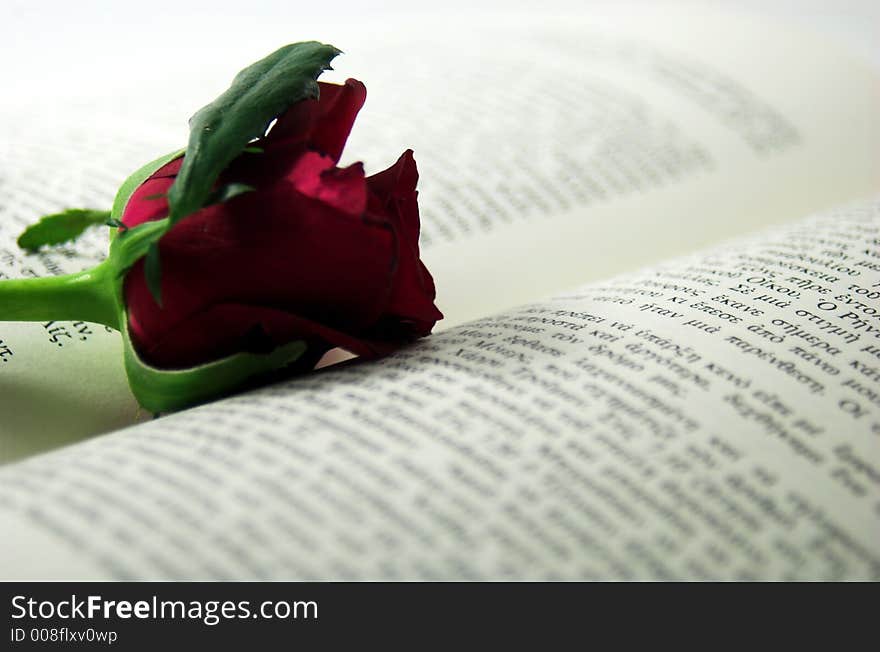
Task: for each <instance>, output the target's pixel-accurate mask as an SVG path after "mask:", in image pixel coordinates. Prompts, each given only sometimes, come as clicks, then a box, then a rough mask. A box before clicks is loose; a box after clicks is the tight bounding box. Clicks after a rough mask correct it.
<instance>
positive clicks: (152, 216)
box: [122, 163, 174, 227]
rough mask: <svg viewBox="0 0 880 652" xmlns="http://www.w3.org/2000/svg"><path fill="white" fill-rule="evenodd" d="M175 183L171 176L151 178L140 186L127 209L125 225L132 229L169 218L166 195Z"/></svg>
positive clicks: (124, 214) (123, 219)
mask: <svg viewBox="0 0 880 652" xmlns="http://www.w3.org/2000/svg"><path fill="white" fill-rule="evenodd" d="M169 165H170V163H169ZM166 167H167V166H166ZM162 169H164V168H162ZM173 183H174V177H171V176H167V177H150V178H149V179H147V180H146V181H145V182H144V183H142V184H141V185H140V186H138V188H137V190H135V191H134V192H133V193H132V195H131V197H130V198H129V200H128V204H127V205H126V207H125V212H124V213H123V216H122V222H123V224H125V225H126V226H129V227H132V226H137V225H138V224H143V223H144V222H151V221H153V220H160V219H162V218H164V217H167V216H168V200H167V199H166V198H165V194H166V193H167V192H168V189H169V188H170V187H171V185H172V184H173Z"/></svg>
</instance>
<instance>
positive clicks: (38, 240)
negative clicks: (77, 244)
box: [18, 208, 110, 251]
mask: <svg viewBox="0 0 880 652" xmlns="http://www.w3.org/2000/svg"><path fill="white" fill-rule="evenodd" d="M109 217H110V211H99V210H94V209H91V208H68V209H67V210H66V211H62V212H61V213H53V214H52V215H46V216H45V217H43V218H41V219H40V221H39V222H37V223H36V224H33V225H31V226H29V227H28V228H27V229H25V231H24V233H22V234H21V235H20V236H19V237H18V246H19V247H21V248H22V249H27V250H28V251H36V250H37V249H39V248H40V247H44V246H46V245H57V244H62V243H64V242H70V241H71V240H75V239H76V238H78V237H79V236H80V235H82V232H83V231H85V230H86V229H87V228H89V227H90V226H92V225H94V224H104V223H106V221H107V219H108V218H109Z"/></svg>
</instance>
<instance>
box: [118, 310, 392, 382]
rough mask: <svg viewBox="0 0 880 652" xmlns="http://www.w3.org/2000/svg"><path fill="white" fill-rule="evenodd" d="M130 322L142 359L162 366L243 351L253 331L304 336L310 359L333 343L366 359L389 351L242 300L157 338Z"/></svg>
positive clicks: (274, 336)
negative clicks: (154, 338)
mask: <svg viewBox="0 0 880 652" xmlns="http://www.w3.org/2000/svg"><path fill="white" fill-rule="evenodd" d="M129 327H130V331H131V335H132V340H133V342H134V343H135V346H136V348H137V350H138V354H139V355H140V356H141V358H142V359H143V360H144V361H145V362H147V363H148V364H151V365H153V366H156V367H159V368H163V369H175V368H180V369H182V368H187V367H192V366H195V365H198V364H202V363H204V362H206V361H209V360H218V359H220V358H224V357H227V356H229V355H232V354H234V353H238V352H241V351H242V350H248V347H247V344H248V342H249V341H252V340H254V339H255V336H254V335H253V334H254V333H255V332H256V333H258V334H259V335H258V336H256V339H262V338H265V339H266V340H267V341H268V342H271V343H272V344H273V345H276V346H277V345H280V344H286V343H289V342H293V341H296V340H304V341H305V342H306V344H307V345H308V347H309V350H310V354H311V355H310V356H309V358H310V359H311V360H312V361H313V362H312V364H314V361H316V360H317V359H318V358H320V356H321V355H323V353H325V352H326V351H329V350H330V349H332V348H335V347H340V348H343V349H346V350H347V351H351V352H352V353H355V354H357V355H360V356H362V357H367V358H375V357H378V356H379V355H383V354H384V353H386V352H387V351H388V349H387V347H385V346H382V345H381V343H380V344H379V346H373V344H372V343H371V342H368V341H365V340H363V339H360V338H358V337H355V336H352V335H349V334H347V333H344V332H342V331H340V330H337V329H334V328H330V327H328V326H324V325H323V324H320V323H318V322H315V321H312V320H309V319H305V318H303V317H300V316H298V315H295V314H292V313H290V312H286V311H284V310H279V309H276V308H270V307H266V306H259V305H251V304H245V303H220V304H215V305H212V306H209V307H207V308H206V309H205V310H203V311H201V312H198V313H196V314H193V315H191V316H190V317H189V318H188V319H187V320H186V321H185V322H182V323H180V324H178V325H177V326H176V327H175V328H173V329H170V330H168V331H167V332H166V333H165V334H164V335H163V337H162V338H161V339H159V340H152V339H151V338H149V336H146V335H145V334H144V332H143V329H142V328H141V327H140V325H139V323H138V322H137V320H136V319H134V318H133V319H131V320H130V322H129ZM256 346H257V347H258V348H257V350H255V351H254V352H257V353H261V352H265V351H264V350H262V349H261V348H260V347H261V343H260V342H256Z"/></svg>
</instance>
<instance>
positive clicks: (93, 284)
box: [0, 262, 119, 330]
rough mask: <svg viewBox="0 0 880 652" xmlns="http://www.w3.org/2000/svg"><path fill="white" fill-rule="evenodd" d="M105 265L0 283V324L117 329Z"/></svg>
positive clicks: (109, 272) (117, 321) (111, 284)
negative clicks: (79, 324) (87, 325)
mask: <svg viewBox="0 0 880 652" xmlns="http://www.w3.org/2000/svg"><path fill="white" fill-rule="evenodd" d="M112 281H113V278H112V270H111V268H110V267H109V266H108V265H107V264H106V262H104V263H101V264H99V265H97V266H96V267H93V268H92V269H87V270H85V271H83V272H77V273H76V274H66V275H64V276H46V277H42V278H26V279H10V280H5V281H0V321H38V322H44V321H90V322H95V323H98V324H104V325H106V326H110V327H111V328H116V329H117V330H118V329H119V319H118V313H117V310H116V305H115V301H114V298H113V297H114V294H113V289H114V288H113V282H112Z"/></svg>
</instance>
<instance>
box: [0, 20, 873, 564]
mask: <svg viewBox="0 0 880 652" xmlns="http://www.w3.org/2000/svg"><path fill="white" fill-rule="evenodd" d="M395 27H399V26H395ZM282 28H284V29H282ZM297 29H298V31H297V33H295V34H291V33H290V28H289V27H285V26H280V25H274V26H268V27H267V29H266V30H255V31H259V34H251V35H248V36H240V37H239V38H238V39H237V40H235V41H234V43H233V41H231V40H230V41H227V42H226V43H227V45H228V47H221V46H220V45H221V41H220V37H219V36H215V37H209V36H205V38H206V39H208V38H217V39H218V42H217V45H218V47H217V49H216V57H214V60H212V61H210V62H205V63H204V65H203V66H202V67H201V68H199V69H197V70H187V66H184V65H181V66H178V67H176V68H174V69H171V68H163V61H164V59H163V58H162V56H163V55H162V53H158V54H157V55H156V57H157V61H154V62H153V65H152V66H151V67H150V70H149V71H148V72H145V74H147V75H153V77H151V78H150V81H148V82H145V81H143V80H139V81H138V83H137V84H135V83H131V85H130V87H129V86H126V85H125V83H124V82H122V81H121V82H120V84H119V85H118V86H116V87H114V88H113V89H112V93H111V92H110V91H108V92H107V94H106V97H104V98H102V99H95V100H94V101H93V102H86V101H79V102H77V101H72V102H70V103H69V104H68V105H65V106H64V109H63V113H61V112H60V111H59V109H58V107H57V106H54V105H51V104H50V103H47V102H40V101H38V100H39V98H37V97H36V95H34V94H31V95H29V96H28V97H27V98H26V99H24V100H15V101H13V102H12V103H11V104H9V105H7V106H6V107H5V109H4V111H5V113H6V114H7V115H6V117H5V118H4V120H3V121H2V122H3V124H2V126H0V129H2V134H0V135H2V138H3V141H2V145H3V149H2V150H0V154H2V157H3V163H2V172H0V174H2V178H0V211H2V213H0V277H18V276H24V275H44V274H50V273H60V272H69V271H75V270H77V269H81V268H83V267H85V266H86V265H89V264H93V263H94V262H95V261H96V260H97V259H99V258H100V257H101V256H102V252H103V251H104V250H105V247H106V233H101V232H100V231H95V232H94V233H92V234H90V235H88V236H87V238H86V239H85V241H83V242H82V243H78V244H77V245H76V247H67V248H62V249H59V250H53V251H47V252H44V253H40V254H38V255H24V254H23V253H22V252H20V251H18V250H17V249H16V247H15V237H16V236H17V235H18V233H19V232H20V231H21V229H22V227H23V226H24V225H25V224H27V223H28V222H30V221H32V220H33V218H34V217H35V216H37V215H39V214H42V213H46V212H49V211H51V210H53V209H58V208H63V207H64V206H65V205H67V204H68V203H69V205H86V206H94V207H105V206H109V204H110V201H111V199H112V195H113V193H114V191H115V188H116V186H117V185H118V183H119V182H120V181H121V180H122V179H123V178H124V177H125V176H126V175H127V174H128V173H129V172H131V171H132V170H133V169H135V168H137V167H138V166H139V165H140V164H142V163H143V162H144V161H147V160H150V159H151V158H154V157H155V156H157V155H159V154H161V153H162V152H163V151H171V150H173V149H174V148H176V147H178V146H179V144H180V143H182V142H185V133H186V131H185V128H186V125H185V118H186V117H187V116H188V115H190V113H191V112H192V111H193V110H194V109H195V108H197V107H198V106H201V105H202V104H204V103H205V102H206V101H207V100H209V99H210V98H212V97H214V95H216V91H218V90H220V89H222V88H223V87H224V85H225V84H226V83H227V82H228V80H229V78H230V76H231V72H232V71H234V70H237V69H238V68H240V67H241V66H242V65H244V64H245V63H247V62H249V61H252V60H254V59H255V58H256V56H253V55H259V53H260V52H263V51H266V49H267V47H272V46H275V45H276V44H280V43H283V42H287V41H292V40H300V39H302V38H315V37H318V38H321V39H322V40H325V41H327V42H331V43H334V44H336V45H338V46H340V47H342V48H343V49H344V50H345V51H346V53H347V54H346V55H344V56H342V57H340V58H339V60H338V61H337V62H335V65H336V66H337V68H338V70H337V71H336V72H335V73H332V75H335V76H330V77H328V79H331V80H341V79H344V78H345V77H347V76H352V77H357V78H359V79H362V80H364V81H365V83H366V84H367V87H368V90H369V97H368V100H367V104H366V106H365V108H364V110H363V111H362V113H361V115H360V117H359V119H358V122H357V124H356V125H355V129H354V132H353V135H352V137H351V139H350V140H349V144H348V146H347V148H346V152H347V153H348V156H349V157H350V159H351V160H355V159H361V160H364V161H365V163H366V167H367V172H368V173H370V172H372V171H375V170H378V169H381V168H382V167H384V166H385V165H387V164H389V163H390V162H392V161H393V159H394V157H396V154H397V153H398V152H399V151H401V150H403V149H404V148H406V147H412V148H413V149H414V150H415V153H416V159H417V161H418V165H419V168H420V172H421V180H420V190H421V194H420V200H419V201H420V206H421V210H422V222H423V234H422V247H423V254H424V256H423V257H424V259H425V261H426V264H427V265H428V267H429V269H430V270H431V271H432V272H433V274H434V277H435V279H436V282H437V287H438V305H439V307H440V308H441V309H442V310H443V312H444V313H445V314H446V315H447V318H446V320H444V322H441V324H440V326H441V328H438V331H437V333H436V334H435V335H432V336H431V337H429V338H426V339H424V340H421V341H419V342H417V343H415V344H414V345H412V346H409V347H406V348H405V349H403V350H401V351H399V352H398V353H396V354H394V355H391V356H390V357H388V358H386V359H383V360H380V361H378V362H370V363H359V362H357V361H354V362H348V363H344V364H341V365H339V366H336V367H330V368H326V369H323V370H320V371H318V372H315V373H313V374H310V375H307V376H302V377H298V378H293V379H290V380H289V381H286V382H282V383H280V384H274V385H271V386H266V387H263V388H259V389H257V390H254V391H250V392H248V393H246V394H243V395H239V396H235V397H231V398H228V399H224V400H221V401H217V402H214V403H211V404H208V405H204V406H202V407H198V408H195V409H191V410H186V411H183V412H180V413H176V414H170V415H163V416H161V417H160V418H157V419H152V415H149V414H144V413H142V412H139V411H138V409H137V407H136V404H135V403H134V401H133V399H132V398H131V396H130V395H129V393H128V390H127V385H126V382H125V379H124V376H123V369H122V358H121V345H120V342H119V338H118V335H117V334H116V333H113V332H109V331H108V330H107V329H104V328H103V327H98V326H95V325H92V324H87V323H48V324H8V323H0V360H2V363H0V412H2V414H3V418H2V422H0V447H2V455H3V457H4V461H5V462H6V464H5V465H4V466H3V467H0V530H2V532H3V533H4V536H3V537H2V543H0V577H3V578H6V579H10V578H59V579H62V578H149V579H158V578H180V579H198V578H236V579H237V578H241V579H246V578H249V579H264V578H265V579H269V578H271V579H456V578H460V579H539V578H550V579H588V578H619V579H630V578H639V579H641V578H681V579H689V578H696V579H699V578H716V579H726V578H730V579H745V578H758V579H783V578H803V579H843V578H855V579H874V580H877V579H880V546H878V543H880V300H878V298H880V202H878V201H876V200H870V199H862V200H861V201H859V202H856V203H851V202H854V201H855V200H859V199H861V198H869V197H871V196H874V195H876V194H877V193H878V192H880V74H878V72H877V71H875V70H872V69H870V68H869V67H868V66H866V65H863V64H862V63H860V62H858V61H856V60H853V59H851V58H850V57H849V56H848V55H846V54H844V53H842V52H840V51H838V50H837V49H836V48H835V47H833V46H832V45H831V44H829V43H826V42H824V41H823V40H822V39H820V38H818V37H815V36H812V35H808V34H801V33H799V32H798V33H796V32H793V31H789V30H787V29H785V28H783V27H780V26H779V25H775V24H764V23H762V22H756V21H753V20H751V19H747V18H737V17H733V16H712V15H705V16H693V15H675V14H667V13H658V14H657V15H653V16H647V15H645V12H641V15H640V17H639V18H638V19H635V18H632V17H630V18H625V17H624V18H621V17H613V16H608V15H606V16H601V17H597V18H595V19H590V18H584V17H580V18H578V19H560V20H556V19H550V18H547V19H546V20H541V21H538V20H535V19H531V20H528V21H525V22H518V21H514V20H510V21H502V20H499V19H495V20H492V21H490V22H487V23H486V24H483V25H480V24H469V25H464V26H463V25H456V24H454V22H450V23H449V24H446V23H444V22H443V21H442V20H436V21H430V23H429V24H426V25H425V24H423V25H421V26H420V27H413V28H412V29H406V30H401V29H396V30H395V29H391V28H388V29H387V30H386V32H384V33H383V32H377V31H375V30H363V29H358V30H353V29H352V30H348V31H346V28H344V27H338V28H334V29H335V30H336V31H338V34H337V33H336V32H333V33H330V34H327V33H326V29H325V30H323V31H320V32H318V31H314V30H317V29H319V28H309V29H307V28H305V27H302V28H297ZM377 29H378V28H377ZM310 30H311V31H310ZM365 32H368V33H369V35H370V36H369V38H367V37H366V36H365V35H364V34H365ZM248 39H250V40H248ZM168 41H169V42H173V41H174V40H173V38H169V39H168ZM267 43H268V46H267ZM208 45H210V44H208ZM208 45H206V47H208ZM169 47H172V46H169ZM172 49H173V48H172ZM212 57H213V54H212ZM199 65H200V66H201V65H202V64H201V63H200V64H199ZM163 76H164V77H163ZM160 81H161V88H162V89H163V90H166V89H167V92H163V93H155V95H157V97H156V98H154V99H153V100H152V101H142V93H140V92H139V89H142V88H143V87H144V86H145V85H146V86H148V87H150V88H154V87H155V85H156V84H158V83H159V82H160ZM37 92H38V91H37V90H36V89H35V90H34V93H37ZM96 92H97V91H96ZM13 118H14V119H13ZM47 125H49V126H50V127H51V128H50V129H47ZM343 162H345V161H343ZM847 202H850V203H848V204H847V205H846V206H845V207H843V208H834V207H835V206H837V205H841V204H844V203H847ZM810 214H814V216H813V217H807V216H808V215H810ZM707 247H708V248H707ZM50 449H57V450H50Z"/></svg>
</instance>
